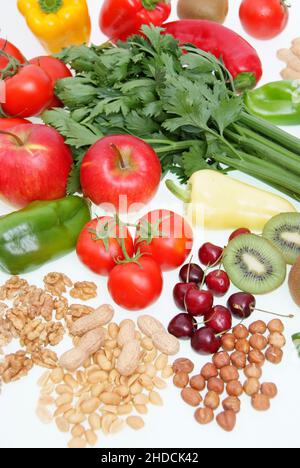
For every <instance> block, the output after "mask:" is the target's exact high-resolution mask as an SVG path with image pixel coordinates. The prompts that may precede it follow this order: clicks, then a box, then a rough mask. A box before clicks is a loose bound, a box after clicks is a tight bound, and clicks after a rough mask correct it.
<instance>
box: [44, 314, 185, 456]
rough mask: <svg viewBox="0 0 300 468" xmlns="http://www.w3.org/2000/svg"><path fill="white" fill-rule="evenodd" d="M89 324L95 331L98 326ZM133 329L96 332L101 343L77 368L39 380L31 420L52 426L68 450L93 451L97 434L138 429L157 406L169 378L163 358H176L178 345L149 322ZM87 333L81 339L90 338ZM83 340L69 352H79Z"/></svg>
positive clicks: (110, 326)
mask: <svg viewBox="0 0 300 468" xmlns="http://www.w3.org/2000/svg"><path fill="white" fill-rule="evenodd" d="M95 323H96V325H97V327H98V326H99V320H98V321H97V322H95ZM138 325H139V330H138V329H137V327H136V325H135V323H134V322H133V321H132V320H124V321H123V322H121V323H120V324H119V325H118V324H116V323H112V322H111V323H107V324H106V326H103V327H102V328H100V330H102V333H104V335H102V336H105V340H104V341H103V342H102V341H101V343H100V346H99V349H98V351H96V352H94V353H91V355H90V356H88V357H87V358H86V360H85V362H84V363H83V366H82V367H78V369H77V370H76V371H68V370H66V367H67V368H70V366H65V365H64V367H65V368H62V367H57V368H56V369H53V370H52V371H51V372H48V373H47V374H45V375H44V376H42V377H41V379H40V381H39V385H40V387H41V390H40V399H39V402H38V407H37V415H38V416H39V418H40V419H41V420H42V422H45V423H46V424H49V423H50V422H52V421H55V423H56V426H57V428H58V430H59V431H60V432H64V433H70V434H71V440H70V441H69V444H68V446H69V448H84V447H86V446H88V445H89V446H94V445H96V444H97V442H98V433H99V431H102V432H103V433H104V434H105V435H109V434H115V433H117V432H120V431H122V430H123V429H124V428H125V427H126V425H127V426H128V427H130V428H131V429H134V430H139V429H142V428H143V427H144V424H145V423H144V420H143V417H142V416H144V415H146V414H147V413H148V410H149V409H148V407H149V405H151V404H152V405H155V406H162V405H163V400H162V398H161V396H160V393H159V392H160V390H163V389H164V388H166V386H167V383H166V379H168V378H170V377H171V376H172V375H173V370H172V368H171V366H170V365H169V362H168V361H169V357H168V355H173V354H174V352H176V350H177V349H178V343H177V340H176V339H175V340H173V339H172V340H170V339H169V334H168V333H167V332H166V330H165V328H164V327H163V325H162V324H160V322H159V321H157V320H156V319H154V318H152V317H150V316H144V317H140V318H139V320H138ZM154 327H156V329H155V330H154ZM89 328H90V330H89V331H88V332H87V333H92V331H91V326H90V327H89ZM158 329H159V330H158ZM96 330H97V328H96ZM98 330H99V328H98ZM154 332H155V333H154ZM79 334H80V333H79ZM153 334H154V335H155V336H156V335H157V334H159V337H157V336H156V342H157V343H159V345H158V346H159V348H160V349H163V350H164V351H165V353H166V354H165V353H160V350H159V349H158V346H157V345H155V344H154V342H153V340H152V337H153ZM85 336H86V335H83V337H81V342H78V345H77V346H76V347H75V348H74V349H80V352H84V346H83V345H84V342H83V344H82V340H84V337H85ZM74 349H73V350H72V352H73V353H74ZM66 358H67V359H68V354H67V355H65V357H64V358H63V359H62V358H61V361H60V362H63V363H64V364H65V359H66Z"/></svg>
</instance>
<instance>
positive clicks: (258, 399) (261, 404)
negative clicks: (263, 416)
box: [252, 393, 271, 411]
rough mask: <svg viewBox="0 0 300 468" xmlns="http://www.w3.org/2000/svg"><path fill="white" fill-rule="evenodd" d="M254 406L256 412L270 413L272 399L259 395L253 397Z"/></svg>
mask: <svg viewBox="0 0 300 468" xmlns="http://www.w3.org/2000/svg"><path fill="white" fill-rule="evenodd" d="M252 406H253V408H254V409H256V411H268V409H270V406H271V405H270V399H269V398H268V397H267V396H266V395H262V394H261V393H258V394H257V395H254V396H253V397H252Z"/></svg>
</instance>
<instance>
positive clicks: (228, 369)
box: [220, 366, 239, 383]
mask: <svg viewBox="0 0 300 468" xmlns="http://www.w3.org/2000/svg"><path fill="white" fill-rule="evenodd" d="M220 375H221V378H222V379H223V380H224V382H226V383H228V382H231V381H232V380H238V379H239V372H238V370H237V368H236V367H234V366H225V367H222V369H221V371H220Z"/></svg>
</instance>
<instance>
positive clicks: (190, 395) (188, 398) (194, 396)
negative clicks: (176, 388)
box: [181, 387, 202, 406]
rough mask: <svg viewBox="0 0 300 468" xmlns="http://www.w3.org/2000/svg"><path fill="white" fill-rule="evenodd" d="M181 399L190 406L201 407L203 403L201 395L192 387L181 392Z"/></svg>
mask: <svg viewBox="0 0 300 468" xmlns="http://www.w3.org/2000/svg"><path fill="white" fill-rule="evenodd" d="M181 397H182V399H183V401H185V403H187V404H188V405H190V406H199V405H200V403H201V401H202V397H201V395H200V393H199V392H197V390H194V389H193V388H191V387H187V388H184V389H183V390H182V392H181Z"/></svg>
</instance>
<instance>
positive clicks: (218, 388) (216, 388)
mask: <svg viewBox="0 0 300 468" xmlns="http://www.w3.org/2000/svg"><path fill="white" fill-rule="evenodd" d="M207 388H208V390H209V391H210V392H215V393H218V395H222V393H223V392H224V382H223V380H221V379H219V378H218V377H212V378H211V379H209V381H208V382H207Z"/></svg>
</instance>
